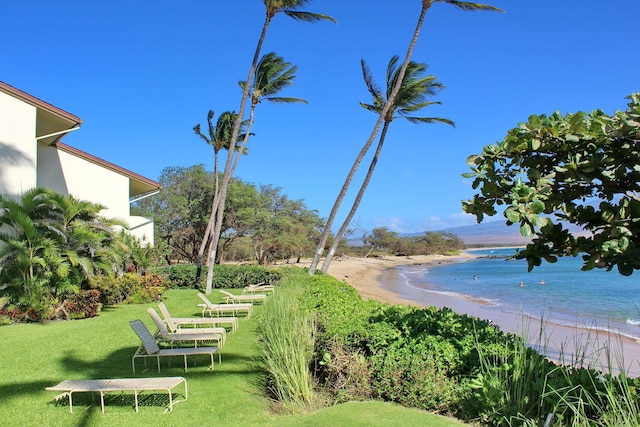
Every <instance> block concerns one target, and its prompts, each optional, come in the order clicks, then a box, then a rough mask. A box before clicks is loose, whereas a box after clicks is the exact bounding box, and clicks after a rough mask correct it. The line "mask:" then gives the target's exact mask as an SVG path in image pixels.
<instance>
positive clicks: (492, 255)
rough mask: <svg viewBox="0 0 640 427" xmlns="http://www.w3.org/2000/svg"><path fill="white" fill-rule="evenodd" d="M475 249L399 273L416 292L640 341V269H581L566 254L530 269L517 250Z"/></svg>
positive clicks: (579, 264) (577, 262)
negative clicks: (463, 257) (455, 259)
mask: <svg viewBox="0 0 640 427" xmlns="http://www.w3.org/2000/svg"><path fill="white" fill-rule="evenodd" d="M469 253H471V254H473V255H475V256H477V258H474V259H470V260H467V261H463V262H459V263H452V264H442V265H437V266H429V267H427V266H421V265H411V266H403V267H399V268H397V271H398V272H399V273H400V275H401V277H402V278H403V281H404V285H405V286H409V287H411V288H413V290H422V291H425V292H438V293H443V294H446V295H450V296H455V297H458V298H464V299H468V300H472V301H473V300H475V301H480V302H482V303H484V304H487V306H488V307H489V308H490V309H491V310H499V311H501V312H506V313H515V314H522V315H526V316H530V317H533V318H535V319H540V318H545V319H546V320H548V321H550V322H554V323H559V324H563V325H568V326H572V327H575V326H580V327H589V328H593V329H599V330H610V331H613V332H615V333H619V334H622V335H625V336H628V337H630V338H633V339H636V340H640V272H636V273H634V274H633V275H632V276H630V277H624V276H621V275H620V274H619V273H618V272H617V271H615V270H612V271H610V272H606V271H603V270H592V271H581V270H580V267H581V266H582V259H581V258H580V257H577V258H569V257H565V258H560V259H559V260H558V262H556V263H554V264H549V263H544V262H543V264H542V265H541V266H539V267H535V268H534V269H533V271H531V272H530V273H529V272H527V263H526V261H524V260H514V259H508V257H509V256H511V255H513V254H514V253H515V250H514V249H495V250H489V249H484V250H470V251H469ZM541 281H542V282H541ZM520 282H522V284H523V286H520ZM541 283H544V284H541Z"/></svg>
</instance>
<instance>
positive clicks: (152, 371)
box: [0, 290, 462, 427]
mask: <svg viewBox="0 0 640 427" xmlns="http://www.w3.org/2000/svg"><path fill="white" fill-rule="evenodd" d="M196 292H197V291H193V290H171V291H168V292H166V293H165V295H164V297H165V304H166V305H167V307H168V309H169V311H170V312H171V314H172V315H173V316H175V317H186V316H199V315H200V312H199V309H198V308H197V307H196V305H197V304H198V303H199V302H200V300H199V298H197V296H196ZM211 297H212V298H211V299H212V300H214V301H215V300H216V299H217V298H218V295H216V292H215V291H214V294H213V295H212V296H211ZM148 307H154V308H156V309H157V306H156V305H155V304H145V305H122V306H118V307H114V308H109V309H106V310H105V311H103V312H101V313H100V316H98V317H97V318H94V319H88V320H76V321H70V322H52V323H47V324H21V325H11V326H3V327H0V339H1V340H2V344H3V346H2V352H1V353H0V414H1V415H0V417H1V419H2V421H1V422H0V423H1V424H2V425H3V426H26V425H33V426H140V425H153V426H202V425H220V426H245V425H246V426H256V425H264V426H276V425H277V426H279V427H281V426H326V425H344V426H376V425H380V426H383V425H384V426H401V425H402V426H404V425H429V426H457V425H462V424H461V423H458V422H456V421H455V420H450V419H447V418H443V417H438V416H435V415H432V414H428V413H425V412H423V411H418V410H413V409H407V408H403V407H400V406H398V405H393V404H388V403H382V402H358V403H348V404H344V405H338V406H334V407H330V408H326V409H323V410H320V411H317V412H313V413H307V414H302V415H288V416H284V415H278V414H276V413H274V411H273V410H272V407H271V404H270V402H269V400H268V399H267V398H266V397H265V396H264V392H263V390H264V376H263V373H262V371H261V369H260V366H259V364H258V357H259V349H258V345H257V340H256V333H255V325H256V322H255V320H254V318H251V319H241V321H240V325H239V328H238V331H237V332H235V333H233V334H231V335H228V337H227V343H226V345H225V346H224V348H223V349H222V363H221V364H218V363H216V366H215V370H214V371H209V370H207V366H208V356H198V357H191V358H189V361H190V364H189V371H188V372H186V373H185V372H184V370H183V369H182V359H180V358H176V359H175V360H171V361H170V363H169V360H168V359H167V358H162V359H161V366H162V372H161V373H160V374H158V373H157V370H156V367H155V361H154V360H152V359H149V361H148V367H147V369H146V370H144V365H143V362H142V360H140V359H139V360H137V362H136V363H137V365H136V366H137V372H136V374H135V375H134V374H132V370H131V356H132V355H133V353H134V352H135V350H136V348H137V345H138V338H137V337H136V335H135V333H134V332H133V330H132V329H131V328H130V326H129V323H128V322H129V320H131V319H135V318H139V319H142V320H143V321H144V322H145V324H146V325H147V326H148V327H149V329H150V330H151V331H154V330H155V328H154V327H152V321H151V319H150V317H149V315H148V314H147V313H146V309H147V308H148ZM259 312H260V306H258V307H257V310H256V314H257V315H259ZM216 362H217V358H216ZM154 376H183V377H185V378H186V379H187V383H188V390H189V399H188V400H187V401H186V402H183V403H178V404H177V405H176V406H175V407H174V410H173V412H172V413H166V414H164V413H163V410H164V408H163V397H162V396H161V395H158V397H157V399H155V400H154V401H153V402H148V401H143V402H142V403H141V407H140V412H139V413H137V414H136V412H135V411H134V409H133V402H132V398H131V396H130V395H124V397H123V396H120V395H112V396H110V397H109V398H108V399H107V400H106V409H105V414H102V413H101V412H100V403H99V399H93V398H92V397H90V396H88V395H86V394H77V395H74V413H73V414H71V413H69V408H68V406H67V404H66V400H64V401H63V402H64V403H58V404H55V401H54V397H55V395H56V394H57V393H56V392H52V391H46V390H45V387H48V386H53V385H55V384H57V383H58V382H60V381H62V380H65V379H97V378H127V377H154ZM175 391H176V392H178V393H181V392H182V388H181V387H178V388H176V389H175Z"/></svg>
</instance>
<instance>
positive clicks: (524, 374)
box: [272, 270, 640, 426]
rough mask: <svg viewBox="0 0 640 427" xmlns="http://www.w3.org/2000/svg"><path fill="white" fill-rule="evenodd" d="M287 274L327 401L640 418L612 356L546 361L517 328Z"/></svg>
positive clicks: (530, 417)
mask: <svg viewBox="0 0 640 427" xmlns="http://www.w3.org/2000/svg"><path fill="white" fill-rule="evenodd" d="M305 276H306V277H307V279H305ZM286 280H288V281H289V282H291V283H295V286H298V287H300V288H301V289H302V291H301V292H300V296H299V301H300V306H301V308H302V309H304V310H308V311H309V312H310V313H313V315H314V319H315V322H316V325H317V328H316V330H315V332H314V337H313V338H314V340H315V343H316V345H315V355H314V357H315V360H312V361H310V363H309V365H310V367H311V369H314V371H315V379H316V386H317V387H318V390H320V391H321V392H323V393H324V396H325V398H327V399H328V400H329V401H332V402H344V401H353V400H367V399H381V400H385V401H391V402H397V403H400V404H402V405H406V406H411V407H417V408H421V409H425V410H428V411H437V412H440V413H447V414H454V415H456V416H458V417H459V418H462V419H465V420H468V421H470V422H473V423H479V424H480V425H489V426H512V425H531V426H537V425H543V424H545V422H547V424H546V425H549V426H568V425H571V426H578V425H593V426H620V425H625V426H626V425H628V426H637V425H640V417H639V416H638V414H639V413H640V411H639V410H638V408H639V407H640V404H639V399H638V394H637V387H638V386H639V385H640V381H639V380H638V379H630V378H628V377H626V376H625V375H624V374H615V375H614V373H615V372H619V371H616V369H619V368H620V366H616V361H615V360H611V359H610V363H609V366H608V368H606V372H601V371H599V370H596V369H593V368H592V367H590V365H589V363H588V361H587V360H584V359H583V360H573V361H572V362H574V363H573V364H571V363H569V362H570V361H567V363H561V364H554V363H552V362H551V361H549V360H548V359H547V358H545V357H544V356H542V355H541V354H540V353H538V352H537V351H535V350H533V349H532V348H530V347H529V346H528V345H527V341H526V340H525V339H524V338H522V337H520V336H516V335H511V334H504V333H503V332H501V331H500V329H499V328H498V327H497V326H495V325H492V324H490V323H489V322H488V321H484V320H481V319H477V318H473V317H470V316H467V315H463V314H458V313H455V312H453V311H451V310H450V309H447V308H442V309H437V308H434V307H429V308H426V309H421V308H418V307H409V306H400V305H396V306H394V305H390V304H383V303H380V302H377V301H363V300H362V299H361V298H360V296H359V295H358V294H357V292H356V291H355V289H353V288H352V287H351V286H349V285H348V284H347V283H345V282H339V281H337V280H336V279H334V278H333V277H330V276H326V275H315V276H311V277H309V276H307V275H306V274H305V272H304V271H298V272H296V271H295V270H291V271H290V272H289V276H288V277H286V278H285V280H283V282H284V281H286ZM292 286H293V285H292ZM293 294H295V293H293ZM526 336H528V335H526V334H524V333H523V337H526ZM585 345H588V343H586V344H585ZM593 350H595V349H591V350H590V351H588V352H585V354H595V352H594V351H593ZM596 356H597V355H596ZM561 360H563V359H561ZM272 374H275V375H277V372H275V373H272Z"/></svg>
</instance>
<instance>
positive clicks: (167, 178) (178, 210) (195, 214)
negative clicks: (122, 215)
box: [132, 164, 215, 264]
mask: <svg viewBox="0 0 640 427" xmlns="http://www.w3.org/2000/svg"><path fill="white" fill-rule="evenodd" d="M160 184H161V186H162V189H161V190H160V194H158V195H157V196H156V197H147V198H145V199H142V200H140V201H139V202H137V203H136V204H135V205H134V206H133V207H132V210H133V211H135V212H136V215H141V216H152V217H153V218H154V225H155V229H156V231H155V236H156V242H155V244H156V246H157V245H159V244H160V242H162V243H163V244H164V245H166V246H167V247H168V248H169V249H170V250H171V257H168V258H167V262H168V263H169V264H170V263H171V262H172V260H177V261H186V262H189V263H196V262H197V261H198V248H199V246H200V243H201V241H202V236H203V235H205V230H206V227H207V221H208V218H209V217H210V209H211V201H212V200H213V198H214V194H215V193H214V189H213V185H214V178H213V173H212V172H210V171H207V170H206V169H205V166H204V165H202V164H200V165H194V166H190V167H188V168H187V167H179V166H173V167H166V168H164V169H163V170H162V173H161V174H160Z"/></svg>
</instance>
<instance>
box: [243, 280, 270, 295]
mask: <svg viewBox="0 0 640 427" xmlns="http://www.w3.org/2000/svg"><path fill="white" fill-rule="evenodd" d="M274 290H275V288H274V287H273V285H267V284H266V283H264V282H262V283H258V284H255V285H247V286H245V287H244V289H243V290H242V293H243V294H251V295H255V294H265V295H269V294H272V293H273V292H274Z"/></svg>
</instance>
